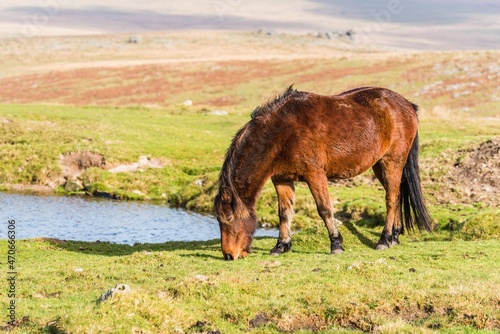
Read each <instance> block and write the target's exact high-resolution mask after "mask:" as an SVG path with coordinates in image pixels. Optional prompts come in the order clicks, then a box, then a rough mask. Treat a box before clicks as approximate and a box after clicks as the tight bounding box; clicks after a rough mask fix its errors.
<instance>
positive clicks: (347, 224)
mask: <svg viewBox="0 0 500 334" xmlns="http://www.w3.org/2000/svg"><path fill="white" fill-rule="evenodd" d="M343 225H344V226H345V227H346V228H347V229H348V230H349V232H350V233H351V234H352V235H354V236H355V237H356V238H358V240H359V242H361V243H362V244H363V245H365V246H367V247H369V248H375V245H376V243H375V242H374V241H373V240H371V239H370V238H368V237H366V236H365V235H364V234H363V233H361V232H360V231H359V230H358V229H357V228H356V225H354V224H353V223H351V222H344V224H343ZM372 234H374V235H376V233H375V232H374V233H372Z"/></svg>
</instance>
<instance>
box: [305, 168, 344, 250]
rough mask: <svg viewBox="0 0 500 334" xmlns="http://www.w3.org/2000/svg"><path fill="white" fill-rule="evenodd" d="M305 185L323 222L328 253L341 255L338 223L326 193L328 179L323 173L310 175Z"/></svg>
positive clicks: (340, 237) (341, 240) (341, 248)
mask: <svg viewBox="0 0 500 334" xmlns="http://www.w3.org/2000/svg"><path fill="white" fill-rule="evenodd" d="M306 182H307V185H308V186H309V189H310V190H311V193H312V195H313V197H314V200H315V201H316V207H317V209H318V213H319V215H320V217H321V218H322V219H323V221H324V222H325V226H326V228H327V230H328V235H329V237H330V253H331V254H341V253H343V252H344V248H343V247H342V242H343V239H342V235H341V234H340V232H339V230H338V229H337V225H339V223H340V221H338V220H337V219H335V217H334V216H333V207H332V203H331V201H330V194H329V193H328V178H327V177H326V174H325V173H324V171H317V172H315V173H311V174H310V175H308V177H307V178H306Z"/></svg>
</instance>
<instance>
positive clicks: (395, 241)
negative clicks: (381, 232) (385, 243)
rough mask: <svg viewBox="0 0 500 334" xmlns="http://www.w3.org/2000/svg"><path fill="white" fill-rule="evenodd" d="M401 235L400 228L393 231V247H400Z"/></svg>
mask: <svg viewBox="0 0 500 334" xmlns="http://www.w3.org/2000/svg"><path fill="white" fill-rule="evenodd" d="M400 234H401V229H400V228H395V229H393V230H392V240H391V246H396V245H399V235H400Z"/></svg>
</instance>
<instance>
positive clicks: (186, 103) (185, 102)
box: [182, 100, 193, 107]
mask: <svg viewBox="0 0 500 334" xmlns="http://www.w3.org/2000/svg"><path fill="white" fill-rule="evenodd" d="M182 104H183V105H184V106H185V107H190V106H192V105H193V101H192V100H186V101H184V102H183V103H182Z"/></svg>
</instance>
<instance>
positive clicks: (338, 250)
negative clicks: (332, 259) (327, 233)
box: [330, 233, 344, 255]
mask: <svg viewBox="0 0 500 334" xmlns="http://www.w3.org/2000/svg"><path fill="white" fill-rule="evenodd" d="M342 241H343V239H342V236H341V235H340V233H339V236H338V237H337V238H331V242H330V254H333V255H338V254H342V253H343V252H344V248H343V247H342Z"/></svg>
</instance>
